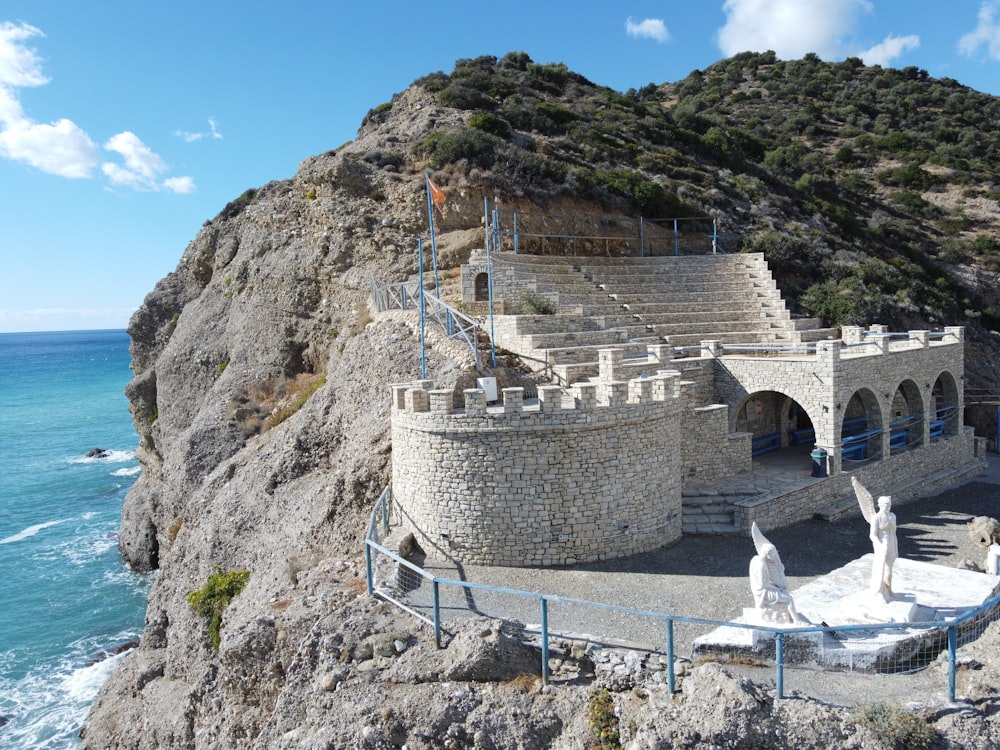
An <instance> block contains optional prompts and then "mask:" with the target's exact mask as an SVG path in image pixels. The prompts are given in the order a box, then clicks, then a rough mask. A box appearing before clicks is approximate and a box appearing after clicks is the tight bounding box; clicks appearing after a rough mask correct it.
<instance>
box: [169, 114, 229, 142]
mask: <svg viewBox="0 0 1000 750" xmlns="http://www.w3.org/2000/svg"><path fill="white" fill-rule="evenodd" d="M208 128H209V131H208V132H207V133H190V132H188V131H186V130H175V131H174V134H175V135H178V136H180V137H181V138H183V139H184V142H185V143H194V142H195V141H200V140H201V139H202V138H211V139H213V140H221V139H222V131H220V130H219V123H218V122H216V120H215V118H214V117H209V118H208Z"/></svg>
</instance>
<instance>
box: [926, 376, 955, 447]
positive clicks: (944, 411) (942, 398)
mask: <svg viewBox="0 0 1000 750" xmlns="http://www.w3.org/2000/svg"><path fill="white" fill-rule="evenodd" d="M958 412H959V408H958V384H957V383H956V382H955V378H954V377H953V376H952V374H951V373H950V372H942V373H941V374H940V375H938V378H937V380H935V381H934V388H933V389H932V390H931V405H930V421H931V423H930V434H931V441H934V440H938V439H940V438H943V437H946V436H948V435H957V434H958V433H959V430H960V429H961V425H959V423H958Z"/></svg>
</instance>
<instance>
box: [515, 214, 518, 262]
mask: <svg viewBox="0 0 1000 750" xmlns="http://www.w3.org/2000/svg"><path fill="white" fill-rule="evenodd" d="M517 240H518V237H517V211H515V212H514V255H517Z"/></svg>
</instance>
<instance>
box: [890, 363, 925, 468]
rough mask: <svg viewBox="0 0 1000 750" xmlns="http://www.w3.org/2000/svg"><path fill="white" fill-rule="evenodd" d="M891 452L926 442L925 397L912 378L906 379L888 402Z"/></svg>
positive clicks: (897, 451)
mask: <svg viewBox="0 0 1000 750" xmlns="http://www.w3.org/2000/svg"><path fill="white" fill-rule="evenodd" d="M888 409H889V414H888V420H889V453H890V454H895V453H899V452H900V451H904V450H906V449H907V448H915V447H917V446H918V445H923V442H924V419H925V416H926V415H925V414H924V399H923V397H922V396H921V395H920V386H919V385H917V383H916V382H914V381H913V380H912V379H907V380H904V381H903V382H902V383H900V384H899V387H898V388H896V392H895V393H893V394H892V400H891V401H890V402H889V403H888Z"/></svg>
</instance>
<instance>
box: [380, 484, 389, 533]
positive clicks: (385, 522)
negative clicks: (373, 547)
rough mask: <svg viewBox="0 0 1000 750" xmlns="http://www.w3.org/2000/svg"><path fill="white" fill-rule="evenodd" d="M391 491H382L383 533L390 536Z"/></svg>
mask: <svg viewBox="0 0 1000 750" xmlns="http://www.w3.org/2000/svg"><path fill="white" fill-rule="evenodd" d="M388 496H389V492H388V491H386V492H383V493H382V534H383V535H384V536H389V503H388V501H387V498H388Z"/></svg>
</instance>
